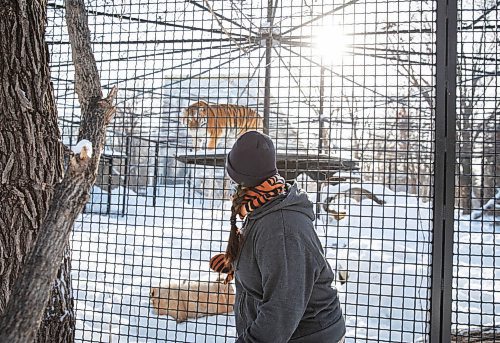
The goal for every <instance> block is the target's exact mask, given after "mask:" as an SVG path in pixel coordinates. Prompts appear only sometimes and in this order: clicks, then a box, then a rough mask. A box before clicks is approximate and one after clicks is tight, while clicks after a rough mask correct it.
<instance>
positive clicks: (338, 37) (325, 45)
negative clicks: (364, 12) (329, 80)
mask: <svg viewBox="0 0 500 343" xmlns="http://www.w3.org/2000/svg"><path fill="white" fill-rule="evenodd" d="M346 45H347V39H346V36H345V34H344V32H343V30H342V27H340V26H338V25H328V26H323V27H320V28H318V31H317V34H316V35H315V36H314V48H315V49H316V50H317V51H318V54H319V56H321V57H322V58H323V61H324V62H325V63H328V64H335V63H339V62H340V60H341V59H342V56H343V55H344V54H345V53H346Z"/></svg>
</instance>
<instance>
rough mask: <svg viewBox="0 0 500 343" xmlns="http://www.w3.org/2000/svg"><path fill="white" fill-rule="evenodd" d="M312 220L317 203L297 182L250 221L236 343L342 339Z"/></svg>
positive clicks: (239, 274) (240, 271)
mask: <svg viewBox="0 0 500 343" xmlns="http://www.w3.org/2000/svg"><path fill="white" fill-rule="evenodd" d="M313 220H314V212H313V205H312V203H311V202H310V201H309V199H308V198H307V195H306V193H304V192H301V191H299V190H298V189H297V186H296V184H295V185H292V186H289V187H288V191H287V193H286V195H282V196H279V197H278V198H276V199H274V200H272V201H270V202H269V203H266V204H264V205H263V206H262V207H259V208H257V209H256V210H254V211H253V212H252V213H251V214H250V215H249V216H248V217H247V219H246V222H245V224H244V228H243V240H244V241H243V246H242V248H241V250H240V255H239V257H238V258H237V259H236V260H235V262H234V264H235V284H236V301H235V305H234V312H235V316H236V330H237V332H238V336H239V337H238V340H237V342H260V343H265V342H269V343H280V342H301V343H313V342H314V343H323V342H332V343H333V342H338V341H339V340H340V339H341V338H342V337H343V336H344V334H345V322H344V318H343V316H342V311H341V308H340V303H339V299H338V296H337V290H336V289H335V288H332V287H331V283H332V281H333V272H332V269H331V267H330V265H329V264H328V262H327V261H326V259H325V258H324V255H323V249H322V247H321V244H320V242H319V239H318V237H317V235H316V233H315V231H314V226H313Z"/></svg>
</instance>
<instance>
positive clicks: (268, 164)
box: [226, 131, 278, 187]
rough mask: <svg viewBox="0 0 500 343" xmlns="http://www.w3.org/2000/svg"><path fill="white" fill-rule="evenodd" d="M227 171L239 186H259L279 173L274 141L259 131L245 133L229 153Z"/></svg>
mask: <svg viewBox="0 0 500 343" xmlns="http://www.w3.org/2000/svg"><path fill="white" fill-rule="evenodd" d="M226 170H227V173H228V175H229V177H230V178H231V179H233V181H234V182H236V183H237V184H239V185H242V186H244V187H255V186H258V185H259V184H261V183H262V182H264V181H265V180H266V179H268V178H270V177H271V176H273V175H274V174H276V173H277V172H278V169H277V168H276V151H275V150H274V144H273V141H272V140H271V138H269V136H266V135H264V134H262V133H260V132H258V131H248V132H245V133H244V134H243V135H241V136H240V137H239V138H238V139H237V140H236V142H235V143H234V145H233V148H232V149H231V151H230V152H229V154H228V156H227V161H226Z"/></svg>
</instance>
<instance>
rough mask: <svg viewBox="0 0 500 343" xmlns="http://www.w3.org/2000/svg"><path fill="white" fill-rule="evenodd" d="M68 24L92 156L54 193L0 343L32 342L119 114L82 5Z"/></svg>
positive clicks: (73, 0)
mask: <svg viewBox="0 0 500 343" xmlns="http://www.w3.org/2000/svg"><path fill="white" fill-rule="evenodd" d="M66 20H67V24H68V33H69V37H70V41H71V46H72V52H73V62H74V64H75V87H76V91H77V93H78V98H79V100H80V105H81V109H82V122H81V126H80V132H79V141H80V140H83V139H86V140H88V141H90V143H91V147H92V151H94V153H93V154H89V149H88V146H87V147H84V148H83V149H82V150H81V152H79V153H77V154H75V155H74V156H72V157H71V159H70V162H69V165H68V168H67V170H66V173H65V176H64V178H63V180H62V182H61V183H59V184H58V185H57V186H56V188H55V192H54V196H53V200H52V202H51V204H50V206H49V209H48V213H47V215H46V217H45V220H44V222H43V224H42V226H41V228H40V232H39V235H38V237H37V241H36V243H35V246H34V247H33V250H32V251H31V252H30V255H29V257H28V259H27V262H26V264H25V267H24V268H23V271H22V274H21V275H20V276H19V278H18V279H17V280H16V283H15V285H14V287H13V292H12V294H11V296H10V298H9V303H8V304H7V307H6V309H5V312H4V316H3V317H2V318H1V320H0V342H10V343H17V342H19V343H21V342H32V341H33V339H34V337H35V334H36V331H37V329H38V326H39V323H40V321H41V318H42V315H43V312H44V309H45V306H46V302H47V298H48V295H49V294H50V290H51V285H52V282H53V280H54V279H55V277H56V275H57V271H58V269H59V266H60V264H61V261H62V258H63V253H64V249H65V248H66V246H67V244H68V241H69V235H70V233H71V229H72V227H73V224H74V222H75V219H76V217H77V216H78V215H79V214H80V212H81V211H82V208H83V206H84V205H85V203H86V202H87V200H88V197H89V191H90V189H91V187H92V185H93V184H94V181H95V178H96V174H97V167H98V163H99V158H100V155H101V151H102V149H103V147H104V142H105V134H106V127H107V125H108V124H109V122H110V121H111V119H112V118H113V115H114V113H115V107H114V106H113V102H114V99H115V97H116V94H117V89H116V88H113V89H112V90H111V92H110V93H109V95H108V96H107V97H106V98H104V99H103V98H102V92H101V85H100V79H99V74H98V71H97V66H96V63H95V60H94V56H93V53H92V48H91V43H90V31H89V29H88V24H87V17H86V13H85V8H84V4H83V1H82V0H68V1H66Z"/></svg>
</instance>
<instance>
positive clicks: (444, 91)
mask: <svg viewBox="0 0 500 343" xmlns="http://www.w3.org/2000/svg"><path fill="white" fill-rule="evenodd" d="M436 5H437V7H436V11H437V13H436V66H435V67H436V108H435V123H436V131H435V133H436V138H435V151H436V152H435V160H434V208H433V239H432V288H431V323H430V342H431V343H437V342H450V341H451V310H452V297H451V294H452V278H453V231H454V215H453V214H454V208H455V206H454V201H455V163H456V161H455V144H456V63H457V2H456V0H437V3H436Z"/></svg>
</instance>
